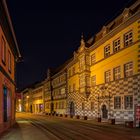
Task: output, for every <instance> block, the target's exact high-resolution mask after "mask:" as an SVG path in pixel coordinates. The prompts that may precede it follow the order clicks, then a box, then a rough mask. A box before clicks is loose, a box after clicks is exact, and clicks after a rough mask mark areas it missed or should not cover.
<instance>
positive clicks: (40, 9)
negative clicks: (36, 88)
mask: <svg viewBox="0 0 140 140" xmlns="http://www.w3.org/2000/svg"><path fill="white" fill-rule="evenodd" d="M133 1H134V0H103V1H101V0H91V1H89V0H84V1H79V2H78V1H77V0H65V1H51V0H40V1H39V0H7V4H8V8H9V11H10V15H11V18H12V22H13V26H14V29H15V33H16V37H17V41H18V44H19V48H20V51H21V54H22V57H23V61H22V62H20V63H18V65H17V75H16V76H17V87H18V88H19V89H22V88H23V87H26V86H27V85H30V84H32V83H34V82H36V81H40V80H42V79H45V77H46V73H47V68H48V67H52V68H55V67H58V66H59V65H61V64H63V63H64V62H65V61H66V60H68V59H69V58H70V57H71V56H72V55H73V51H74V50H77V48H78V47H79V45H80V38H81V34H82V32H83V33H84V38H85V40H87V39H89V38H90V37H92V36H93V35H94V34H95V33H97V32H98V31H99V30H100V29H101V28H102V26H103V25H105V24H107V23H108V22H110V21H111V20H112V19H114V18H115V17H116V16H117V15H118V14H120V13H121V12H122V10H123V9H124V8H125V7H126V6H127V5H129V4H130V3H132V2H133Z"/></svg>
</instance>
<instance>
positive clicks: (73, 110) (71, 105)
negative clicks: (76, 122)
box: [70, 102, 75, 116]
mask: <svg viewBox="0 0 140 140" xmlns="http://www.w3.org/2000/svg"><path fill="white" fill-rule="evenodd" d="M74 114H75V109H74V103H73V102H70V115H73V116H74Z"/></svg>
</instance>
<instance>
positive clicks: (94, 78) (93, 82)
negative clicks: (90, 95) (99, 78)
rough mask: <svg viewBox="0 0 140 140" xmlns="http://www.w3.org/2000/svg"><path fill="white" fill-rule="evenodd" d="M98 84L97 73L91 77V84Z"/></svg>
mask: <svg viewBox="0 0 140 140" xmlns="http://www.w3.org/2000/svg"><path fill="white" fill-rule="evenodd" d="M95 85H96V75H94V76H92V77H91V86H95Z"/></svg>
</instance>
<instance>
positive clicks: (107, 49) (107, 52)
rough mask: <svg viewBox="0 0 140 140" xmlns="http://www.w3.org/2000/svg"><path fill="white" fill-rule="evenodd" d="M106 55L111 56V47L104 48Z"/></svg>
mask: <svg viewBox="0 0 140 140" xmlns="http://www.w3.org/2000/svg"><path fill="white" fill-rule="evenodd" d="M104 54H105V57H108V56H109V55H110V46H109V45H108V46H106V47H105V48H104Z"/></svg>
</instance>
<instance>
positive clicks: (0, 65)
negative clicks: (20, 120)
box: [0, 0, 20, 133]
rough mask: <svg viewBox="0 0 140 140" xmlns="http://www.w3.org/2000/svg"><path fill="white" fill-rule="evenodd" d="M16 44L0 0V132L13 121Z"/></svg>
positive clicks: (17, 51) (2, 0)
mask: <svg viewBox="0 0 140 140" xmlns="http://www.w3.org/2000/svg"><path fill="white" fill-rule="evenodd" d="M19 58H20V52H19V49H18V44H17V41H16V37H15V34H14V29H13V27H12V22H11V19H10V15H9V12H8V8H7V5H6V1H5V0H0V133H1V132H3V131H4V130H6V129H7V128H9V127H10V126H11V125H13V124H14V122H15V89H16V87H15V85H16V84H15V66H16V62H17V60H18V59H19Z"/></svg>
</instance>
